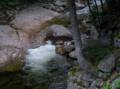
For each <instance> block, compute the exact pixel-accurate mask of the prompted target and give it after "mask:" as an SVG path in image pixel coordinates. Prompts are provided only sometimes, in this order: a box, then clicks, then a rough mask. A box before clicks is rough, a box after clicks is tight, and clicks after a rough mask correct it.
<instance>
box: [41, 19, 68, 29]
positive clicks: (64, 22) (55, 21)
mask: <svg viewBox="0 0 120 89" xmlns="http://www.w3.org/2000/svg"><path fill="white" fill-rule="evenodd" d="M53 24H57V25H63V26H64V27H69V25H70V22H69V21H67V20H65V19H62V18H59V17H56V18H53V19H51V20H49V21H47V22H45V23H43V24H42V26H41V29H45V28H46V27H48V26H51V25H53Z"/></svg>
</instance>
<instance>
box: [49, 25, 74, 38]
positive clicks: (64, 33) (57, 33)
mask: <svg viewBox="0 0 120 89" xmlns="http://www.w3.org/2000/svg"><path fill="white" fill-rule="evenodd" d="M47 30H48V32H47V35H52V36H54V37H72V35H71V33H70V30H69V29H68V28H66V27H64V26H62V25H52V26H50V27H48V28H47Z"/></svg>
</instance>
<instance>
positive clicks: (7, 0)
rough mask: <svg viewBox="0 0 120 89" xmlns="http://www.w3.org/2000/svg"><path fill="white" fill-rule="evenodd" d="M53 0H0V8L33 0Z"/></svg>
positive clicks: (40, 0)
mask: <svg viewBox="0 0 120 89" xmlns="http://www.w3.org/2000/svg"><path fill="white" fill-rule="evenodd" d="M51 1H53V0H0V8H10V7H13V8H14V7H16V6H19V5H23V4H29V3H34V2H40V3H43V2H51Z"/></svg>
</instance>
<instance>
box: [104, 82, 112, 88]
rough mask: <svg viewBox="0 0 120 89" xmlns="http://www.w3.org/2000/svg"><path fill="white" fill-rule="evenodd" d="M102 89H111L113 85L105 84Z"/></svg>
mask: <svg viewBox="0 0 120 89" xmlns="http://www.w3.org/2000/svg"><path fill="white" fill-rule="evenodd" d="M102 89H111V85H110V84H109V83H105V84H104V85H103V87H102Z"/></svg>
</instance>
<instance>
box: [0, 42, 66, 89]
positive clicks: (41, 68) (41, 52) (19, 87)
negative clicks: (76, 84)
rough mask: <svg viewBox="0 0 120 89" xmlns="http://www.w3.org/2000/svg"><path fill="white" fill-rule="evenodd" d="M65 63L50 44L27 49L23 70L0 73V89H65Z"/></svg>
mask: <svg viewBox="0 0 120 89" xmlns="http://www.w3.org/2000/svg"><path fill="white" fill-rule="evenodd" d="M66 64H67V62H66V59H65V58H64V57H62V56H59V55H57V54H56V53H55V46H54V45H52V44H46V45H44V46H40V47H38V48H35V49H29V50H28V54H27V55H26V63H25V67H24V68H23V71H21V72H19V73H8V74H1V75H0V89H66V77H67V67H66Z"/></svg>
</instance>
